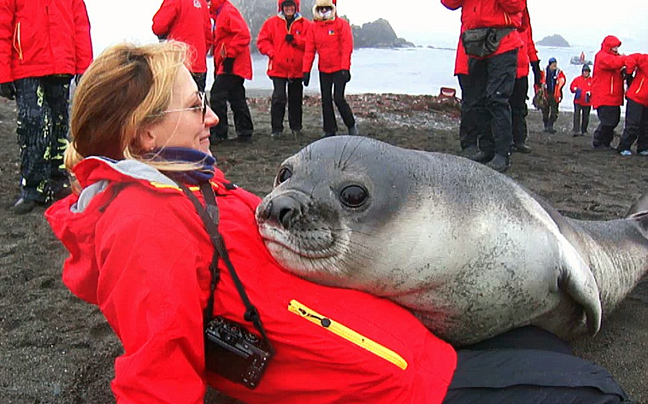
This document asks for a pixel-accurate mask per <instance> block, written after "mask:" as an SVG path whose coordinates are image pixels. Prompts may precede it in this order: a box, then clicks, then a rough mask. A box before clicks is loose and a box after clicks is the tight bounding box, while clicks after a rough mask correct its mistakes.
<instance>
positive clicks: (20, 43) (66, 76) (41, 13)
mask: <svg viewBox="0 0 648 404" xmlns="http://www.w3.org/2000/svg"><path fill="white" fill-rule="evenodd" d="M90 62H92V41H91V39H90V21H89V20H88V13H87V11H86V6H85V3H84V2H83V0H57V1H50V0H31V1H26V0H0V95H1V96H3V97H6V98H8V99H10V100H13V99H14V98H15V99H16V104H17V105H18V125H17V129H16V132H17V134H18V145H19V146H20V160H21V161H20V176H21V180H20V187H21V189H20V199H18V201H17V202H16V203H15V204H14V205H13V207H12V211H13V212H14V213H16V214H24V213H28V212H31V211H32V210H33V209H34V207H35V206H36V205H44V204H46V203H48V202H50V201H52V200H55V199H58V198H61V197H62V196H65V195H66V194H67V193H69V184H68V180H67V176H66V173H65V170H63V169H61V167H62V165H63V151H64V150H65V147H66V144H67V132H68V119H69V112H68V108H69V97H70V83H71V81H72V78H73V77H76V81H77V82H78V80H79V78H80V77H81V75H82V74H83V73H84V72H85V70H86V68H87V67H88V65H89V64H90Z"/></svg>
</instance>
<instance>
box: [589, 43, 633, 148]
mask: <svg viewBox="0 0 648 404" xmlns="http://www.w3.org/2000/svg"><path fill="white" fill-rule="evenodd" d="M619 46H621V41H620V40H619V38H617V37H615V36H613V35H608V36H606V37H605V38H604V39H603V43H601V50H600V51H598V52H597V53H596V56H595V57H594V72H593V77H592V107H594V109H596V114H597V115H598V118H599V125H598V127H597V128H596V130H595V131H594V136H593V139H592V147H594V149H599V150H610V149H611V148H612V146H611V144H612V140H614V129H615V128H616V127H617V125H618V124H619V121H621V105H623V95H624V92H625V90H624V85H623V79H624V68H625V55H621V54H619Z"/></svg>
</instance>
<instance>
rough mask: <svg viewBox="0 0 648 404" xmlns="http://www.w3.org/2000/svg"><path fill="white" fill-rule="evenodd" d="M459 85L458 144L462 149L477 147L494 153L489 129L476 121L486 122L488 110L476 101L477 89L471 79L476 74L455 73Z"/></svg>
mask: <svg viewBox="0 0 648 404" xmlns="http://www.w3.org/2000/svg"><path fill="white" fill-rule="evenodd" d="M457 78H458V79H459V87H461V122H460V123H459V144H460V145H461V149H462V150H466V149H468V148H478V149H479V150H482V151H484V152H485V153H489V154H494V153H495V151H494V150H495V145H494V141H493V137H492V135H491V134H490V130H489V129H488V128H485V127H484V126H483V125H482V126H479V125H477V122H487V121H488V116H489V115H488V112H487V111H486V108H485V107H484V105H482V104H479V103H477V101H478V100H479V94H478V91H479V89H478V88H477V86H475V84H474V83H473V81H474V80H475V78H476V76H469V75H467V74H459V75H457Z"/></svg>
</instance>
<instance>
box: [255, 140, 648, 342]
mask: <svg viewBox="0 0 648 404" xmlns="http://www.w3.org/2000/svg"><path fill="white" fill-rule="evenodd" d="M646 209H648V193H647V194H645V195H644V196H643V197H642V198H641V200H640V201H638V202H637V203H635V205H633V207H632V208H631V209H630V210H629V211H628V213H627V214H628V216H627V217H625V218H623V219H617V220H609V221H580V220H574V219H570V218H566V217H563V216H562V215H561V214H560V213H559V212H558V211H557V210H556V209H554V208H553V207H551V206H550V205H549V204H548V203H547V202H545V201H543V200H542V199H541V198H539V197H537V196H535V195H533V194H532V193H531V192H529V191H527V190H526V189H524V188H523V187H522V186H520V185H519V184H517V183H516V182H515V181H513V180H512V179H511V178H509V177H507V176H505V175H502V174H499V173H497V172H495V171H493V170H491V169H489V168H487V167H485V166H483V165H481V164H477V163H474V162H472V161H470V160H468V159H464V158H461V157H457V156H452V155H447V154H441V153H432V152H423V151H417V150H407V149H402V148H398V147H395V146H391V145H389V144H386V143H383V142H380V141H377V140H374V139H370V138H366V137H356V136H354V137H348V136H336V137H331V138H326V139H321V140H318V141H317V142H315V143H313V144H311V145H309V146H307V147H306V148H304V149H302V150H301V151H300V152H299V153H297V154H296V155H294V156H292V157H290V158H288V159H286V160H285V161H284V163H283V164H282V165H281V167H280V168H279V171H278V174H277V176H276V179H275V184H274V189H273V190H272V192H271V193H270V194H268V195H267V196H266V197H265V198H264V199H263V201H262V202H261V204H260V205H259V206H258V208H257V213H256V215H257V222H258V226H259V231H260V234H261V236H262V237H263V239H264V241H265V243H266V245H267V247H268V249H269V251H270V253H271V254H272V255H273V257H274V258H275V259H276V260H277V261H278V262H279V263H280V264H281V265H282V266H283V267H285V269H286V270H288V271H290V272H293V273H295V274H296V275H298V276H301V277H303V278H306V279H308V280H310V281H313V282H317V283H321V284H324V285H329V286H335V287H343V288H353V289H359V290H363V291H366V292H369V293H372V294H374V295H377V296H381V297H385V298H388V299H391V300H393V301H395V302H397V303H399V304H401V305H403V306H405V307H406V308H408V309H409V310H411V311H412V312H413V313H414V314H416V315H417V316H418V317H419V318H420V319H421V321H422V322H423V323H424V324H425V325H426V326H427V327H428V328H429V329H430V330H431V331H433V332H434V333H435V334H436V335H437V336H439V337H441V338H443V339H445V340H446V341H448V342H450V343H452V344H454V345H455V346H463V345H468V344H472V343H476V342H479V341H481V340H484V339H487V338H490V337H492V336H495V335H497V334H500V333H502V332H505V331H507V330H510V329H513V328H517V327H521V326H524V325H537V326H540V327H542V328H544V329H546V330H548V331H550V332H552V333H554V334H556V335H558V336H559V337H561V338H565V339H573V338H577V337H579V336H582V335H585V334H587V332H588V331H589V333H590V334H595V333H596V332H598V330H599V328H600V326H601V321H602V318H603V315H604V314H606V315H607V314H608V313H609V312H610V311H612V310H613V309H614V307H615V306H616V305H617V304H618V303H619V302H620V301H621V300H622V299H623V298H624V297H625V296H626V295H627V294H628V293H629V292H630V291H631V290H632V288H633V287H634V286H635V285H636V284H637V283H638V281H639V280H640V279H641V277H642V276H643V275H644V274H645V273H646V272H648V239H647V237H648V230H647V229H648V212H647V210H646Z"/></svg>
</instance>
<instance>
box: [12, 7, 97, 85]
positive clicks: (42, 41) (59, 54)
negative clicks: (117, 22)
mask: <svg viewBox="0 0 648 404" xmlns="http://www.w3.org/2000/svg"><path fill="white" fill-rule="evenodd" d="M91 62H92V42H91V40H90V21H89V20H88V13H87V11H86V6H85V3H84V2H83V0H57V1H51V0H0V83H6V82H10V81H14V80H18V79H22V78H26V77H42V76H48V75H52V74H69V75H75V74H82V73H84V72H85V70H86V69H87V68H88V66H89V65H90V63H91Z"/></svg>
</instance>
